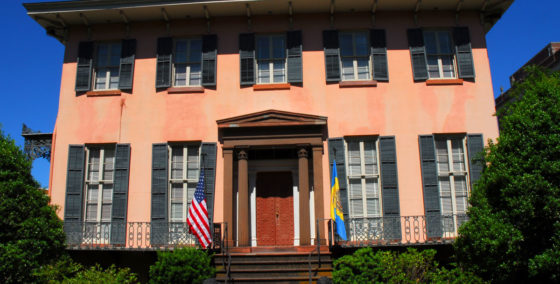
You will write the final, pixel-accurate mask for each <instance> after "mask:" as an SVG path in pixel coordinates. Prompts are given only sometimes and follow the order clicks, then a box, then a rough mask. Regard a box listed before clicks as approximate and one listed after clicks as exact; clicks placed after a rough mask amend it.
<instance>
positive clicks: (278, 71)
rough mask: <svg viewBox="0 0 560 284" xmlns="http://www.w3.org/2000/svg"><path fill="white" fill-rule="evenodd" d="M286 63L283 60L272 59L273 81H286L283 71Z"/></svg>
mask: <svg viewBox="0 0 560 284" xmlns="http://www.w3.org/2000/svg"><path fill="white" fill-rule="evenodd" d="M285 71H286V65H285V63H284V60H282V61H278V60H277V61H274V74H273V75H274V83H283V82H286V77H285V73H286V72H285Z"/></svg>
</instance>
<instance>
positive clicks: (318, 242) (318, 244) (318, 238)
mask: <svg viewBox="0 0 560 284" xmlns="http://www.w3.org/2000/svg"><path fill="white" fill-rule="evenodd" d="M319 221H328V222H329V223H330V222H331V219H330V218H320V219H317V220H315V245H316V247H317V248H316V249H314V250H312V251H310V252H309V255H308V256H307V261H308V264H309V283H312V282H313V269H312V267H311V256H312V255H313V252H315V251H317V257H318V259H317V264H318V267H317V268H321V234H320V230H319Z"/></svg>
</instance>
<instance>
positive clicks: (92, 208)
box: [86, 204, 97, 221]
mask: <svg viewBox="0 0 560 284" xmlns="http://www.w3.org/2000/svg"><path fill="white" fill-rule="evenodd" d="M95 220H97V204H88V205H87V207H86V221H95Z"/></svg>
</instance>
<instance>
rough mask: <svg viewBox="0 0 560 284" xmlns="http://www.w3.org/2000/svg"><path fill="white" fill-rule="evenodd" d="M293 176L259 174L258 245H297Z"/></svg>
mask: <svg viewBox="0 0 560 284" xmlns="http://www.w3.org/2000/svg"><path fill="white" fill-rule="evenodd" d="M292 187H293V184H292V173H291V172H264V173H258V174H257V244H258V245H259V246H292V245H293V244H294V198H293V191H292Z"/></svg>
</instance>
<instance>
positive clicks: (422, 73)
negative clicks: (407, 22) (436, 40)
mask: <svg viewBox="0 0 560 284" xmlns="http://www.w3.org/2000/svg"><path fill="white" fill-rule="evenodd" d="M407 35H408V46H409V48H410V60H411V61H412V73H413V75H414V81H422V80H427V79H428V68H427V66H426V61H427V60H426V48H425V47H424V33H423V32H422V29H409V30H408V31H407Z"/></svg>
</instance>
